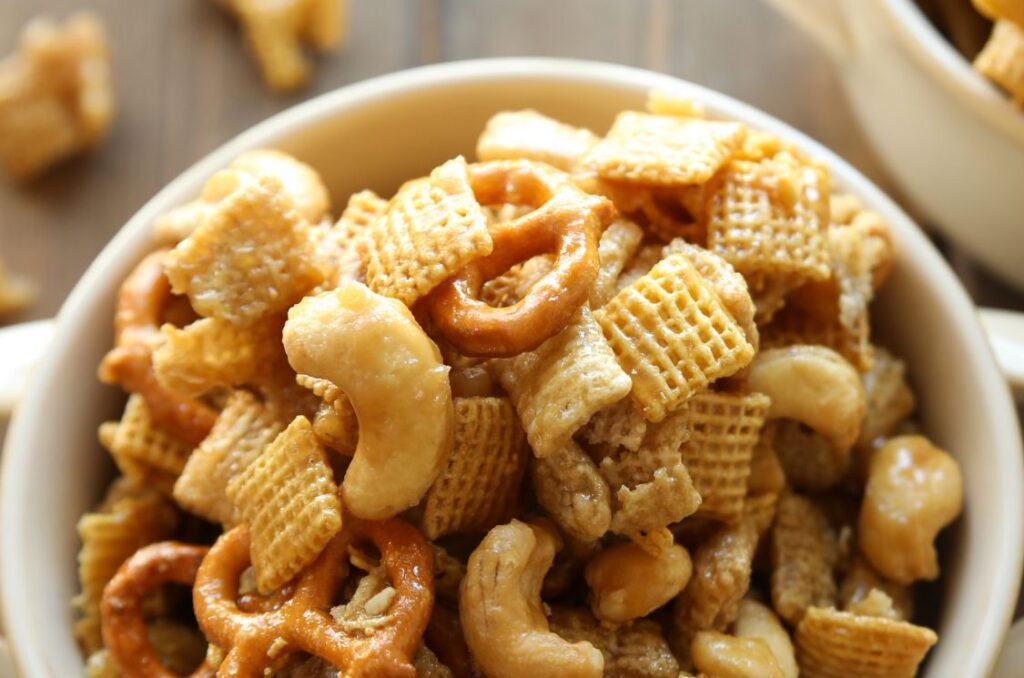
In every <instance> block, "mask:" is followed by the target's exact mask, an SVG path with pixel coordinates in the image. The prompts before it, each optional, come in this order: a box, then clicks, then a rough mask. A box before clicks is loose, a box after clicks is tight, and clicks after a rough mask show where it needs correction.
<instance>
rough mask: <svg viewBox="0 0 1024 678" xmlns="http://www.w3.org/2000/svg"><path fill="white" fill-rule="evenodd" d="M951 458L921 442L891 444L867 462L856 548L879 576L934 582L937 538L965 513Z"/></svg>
mask: <svg viewBox="0 0 1024 678" xmlns="http://www.w3.org/2000/svg"><path fill="white" fill-rule="evenodd" d="M963 493H964V490H963V479H962V478H961V476H960V467H959V466H958V465H957V463H956V461H955V460H954V459H953V457H951V456H949V454H947V453H946V452H944V451H943V450H940V449H939V448H938V447H935V446H934V445H932V444H931V442H929V441H928V439H927V438H925V437H923V436H900V437H898V438H892V439H891V440H889V441H888V442H887V443H886V444H885V445H883V446H882V448H881V449H880V450H878V451H877V452H875V455H874V457H873V458H872V459H871V466H870V470H869V475H868V483H867V486H866V487H865V489H864V501H863V503H862V504H861V508H860V521H859V525H858V530H857V537H858V543H859V544H860V548H861V551H863V552H864V555H865V556H867V559H868V561H870V563H871V564H872V565H873V566H874V568H875V569H876V570H878V572H879V573H881V574H882V575H883V576H885V577H887V578H889V579H891V580H892V581H894V582H896V583H898V584H910V583H911V582H913V581H914V580H916V579H935V578H936V577H937V576H939V562H938V557H937V556H936V553H935V537H936V535H938V533H939V530H941V529H942V528H943V527H945V526H946V525H948V524H949V523H951V522H953V520H954V519H955V518H956V517H957V516H958V515H959V514H960V510H961V509H962V508H963Z"/></svg>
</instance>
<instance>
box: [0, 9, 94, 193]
mask: <svg viewBox="0 0 1024 678" xmlns="http://www.w3.org/2000/svg"><path fill="white" fill-rule="evenodd" d="M18 43H19V44H18V51H17V52H16V53H15V54H13V55H11V56H10V57H8V58H6V59H5V60H4V61H3V64H2V68H0V160H2V162H3V164H4V166H5V167H6V169H7V171H8V172H9V173H10V174H11V175H12V176H14V177H15V178H20V179H27V178H30V177H32V176H34V175H38V174H39V173H41V172H42V171H43V170H45V169H46V168H48V167H50V166H52V165H54V164H55V163H57V162H59V161H61V160H64V159H65V158H67V157H69V156H71V155H74V154H76V153H80V152H82V151H83V150H85V149H87V148H89V147H90V146H93V145H94V144H95V143H96V142H97V141H98V140H99V139H100V138H101V137H103V136H104V135H105V134H106V132H107V130H108V129H109V128H110V124H111V122H112V121H113V117H114V93H113V88H112V87H111V69H110V52H109V49H108V47H107V36H106V31H105V30H104V28H103V24H102V22H101V21H100V19H99V17H97V16H96V15H95V14H93V13H91V12H80V13H78V14H75V15H73V16H72V17H70V18H69V19H68V20H67V21H65V22H64V24H63V25H62V26H59V25H57V24H55V23H54V22H53V21H51V20H50V19H48V18H45V17H39V18H36V19H33V20H32V21H30V22H29V23H28V24H26V25H25V27H24V28H23V29H22V31H21V35H20V36H19V40H18Z"/></svg>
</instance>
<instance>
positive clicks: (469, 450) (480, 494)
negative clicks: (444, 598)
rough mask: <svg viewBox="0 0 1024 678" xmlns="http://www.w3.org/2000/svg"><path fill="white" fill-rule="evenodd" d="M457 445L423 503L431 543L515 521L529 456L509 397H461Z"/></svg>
mask: <svg viewBox="0 0 1024 678" xmlns="http://www.w3.org/2000/svg"><path fill="white" fill-rule="evenodd" d="M454 405H455V442H454V443H453V444H452V452H451V454H450V455H449V457H448V463H447V465H446V466H445V468H444V470H443V471H441V475H439V476H438V477H437V480H435V481H434V484H433V485H431V487H430V489H429V490H427V494H426V497H425V498H424V501H423V514H422V517H421V519H420V529H422V530H423V533H424V534H425V535H426V536H427V539H437V538H438V537H440V536H443V535H446V534H451V533H457V532H486V531H487V530H489V529H491V528H492V527H494V526H495V525H497V524H498V523H500V522H504V521H506V520H508V519H509V518H510V514H511V512H512V511H513V510H514V509H515V506H516V503H517V502H518V499H519V486H520V483H521V481H522V479H523V474H524V473H525V472H526V465H527V462H528V460H529V452H528V451H527V449H526V437H525V435H524V434H523V428H522V426H521V425H520V423H519V418H518V417H517V416H516V411H515V409H513V407H512V403H510V402H509V400H508V399H507V398H455V400H454Z"/></svg>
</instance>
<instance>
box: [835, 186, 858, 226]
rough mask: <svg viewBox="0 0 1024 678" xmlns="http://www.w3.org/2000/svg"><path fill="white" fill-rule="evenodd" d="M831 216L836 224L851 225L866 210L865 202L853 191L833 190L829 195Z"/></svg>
mask: <svg viewBox="0 0 1024 678" xmlns="http://www.w3.org/2000/svg"><path fill="white" fill-rule="evenodd" d="M828 204H829V216H830V218H831V221H832V223H833V224H834V225H837V226H849V225H850V224H851V223H853V219H854V217H856V216H857V215H858V214H860V213H861V212H863V211H864V203H863V202H861V200H860V198H858V197H857V196H855V195H853V194H852V193H836V192H833V193H832V194H831V195H830V196H829V200H828Z"/></svg>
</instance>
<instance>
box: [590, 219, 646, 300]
mask: <svg viewBox="0 0 1024 678" xmlns="http://www.w3.org/2000/svg"><path fill="white" fill-rule="evenodd" d="M643 237H644V232H643V231H642V230H641V229H640V227H639V226H637V225H636V224H634V223H633V222H632V221H626V220H625V219H617V220H616V221H614V222H612V224H611V225H610V226H609V227H608V228H606V229H605V231H604V233H602V234H601V242H600V244H599V245H598V256H599V258H600V259H601V269H600V271H598V274H597V280H596V281H595V282H594V289H593V290H592V291H591V292H590V308H600V307H602V306H604V305H605V304H606V303H608V300H609V299H611V298H612V297H613V296H615V281H616V280H618V279H619V275H620V274H621V273H622V271H623V269H625V267H626V264H627V263H629V261H630V259H632V258H633V255H634V254H636V251H637V250H638V249H639V248H640V241H641V240H643Z"/></svg>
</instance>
